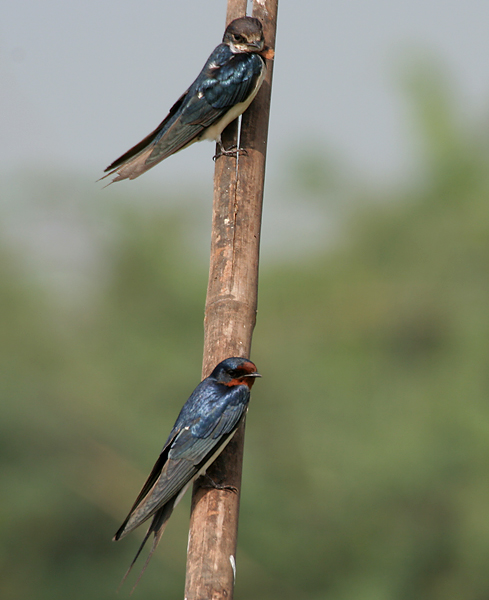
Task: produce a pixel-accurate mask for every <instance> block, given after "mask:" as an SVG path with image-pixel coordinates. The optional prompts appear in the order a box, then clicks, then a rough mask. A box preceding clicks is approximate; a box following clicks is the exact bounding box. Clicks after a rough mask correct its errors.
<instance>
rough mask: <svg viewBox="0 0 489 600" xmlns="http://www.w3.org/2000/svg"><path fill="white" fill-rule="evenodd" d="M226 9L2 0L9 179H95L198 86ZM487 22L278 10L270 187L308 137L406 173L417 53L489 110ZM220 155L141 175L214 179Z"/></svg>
mask: <svg viewBox="0 0 489 600" xmlns="http://www.w3.org/2000/svg"><path fill="white" fill-rule="evenodd" d="M225 10H226V2H225V1H224V0H220V1H216V0H214V1H213V2H210V1H206V2H203V1H199V2H198V1H197V0H187V1H185V2H183V1H181V2H169V1H166V2H165V1H164V0H163V1H160V2H155V1H151V0H139V1H138V2H133V1H129V0H117V1H115V0H84V1H83V2H64V1H61V0H43V1H42V2H40V1H39V0H16V2H11V1H9V0H3V2H2V6H1V14H2V18H1V21H0V79H1V86H0V140H1V141H0V174H3V175H2V176H5V174H9V173H11V172H13V171H18V169H20V168H24V167H32V166H34V167H37V168H48V169H51V168H59V169H61V170H65V169H66V170H69V171H71V172H76V171H77V170H79V171H80V173H81V174H82V175H83V174H85V175H86V176H87V177H88V178H90V179H96V178H97V177H98V176H99V175H101V174H102V171H103V168H104V167H105V166H107V165H108V164H109V163H110V162H111V161H112V160H114V159H115V158H116V157H118V156H119V155H120V154H121V153H122V152H124V151H126V150H127V149H128V148H129V147H131V146H132V145H134V144H135V143H136V142H138V141H139V140H140V139H142V138H143V137H145V136H146V135H147V134H148V133H149V132H150V131H151V130H152V129H154V128H155V127H156V126H157V125H158V123H159V122H160V121H161V120H162V119H163V118H164V117H165V115H166V113H167V111H168V109H169V108H170V107H171V106H172V104H173V102H174V101H175V100H176V99H177V98H178V97H179V96H180V94H181V93H182V92H183V91H184V90H185V89H186V88H187V87H188V85H189V84H190V83H191V82H192V81H193V79H194V78H195V77H196V76H197V74H198V73H199V71H200V69H201V67H202V66H203V64H204V62H205V60H206V58H207V56H208V55H209V54H210V52H211V51H212V50H213V48H214V47H215V46H216V45H217V44H218V43H219V42H220V40H221V37H222V34H223V28H224V27H223V26H224V16H225ZM488 23H489V3H488V2H487V0H429V1H428V2H427V1H426V0H410V1H409V2H408V1H406V0H370V1H366V0H343V1H342V2H323V1H321V2H319V1H313V0H302V1H301V2H290V1H288V2H287V1H286V0H281V2H280V3H279V20H278V36H277V49H276V61H275V72H274V86H273V96H272V114H271V124H270V145H269V163H268V164H269V171H268V174H267V177H277V176H280V169H281V167H283V158H284V156H285V154H286V153H287V151H290V150H291V144H292V142H294V143H300V144H304V143H306V142H307V141H308V140H309V139H311V138H312V139H315V140H317V141H319V142H320V143H321V144H324V145H325V147H327V148H329V149H330V150H331V151H333V153H334V152H338V153H339V154H340V155H341V156H342V157H343V158H345V159H346V160H347V162H348V163H350V164H352V165H354V166H355V168H358V169H359V170H360V172H365V173H369V174H373V175H374V176H375V177H377V176H378V177H379V178H382V177H385V178H389V177H391V176H392V175H393V174H394V175H395V174H396V173H397V172H402V170H403V168H404V167H405V165H406V163H407V162H408V160H409V152H410V148H409V143H408V142H409V135H408V132H406V121H405V118H404V115H405V112H406V107H405V104H404V102H403V99H402V93H401V91H400V84H399V69H400V68H401V67H402V65H403V64H405V59H406V58H407V57H408V56H409V55H410V53H412V52H413V51H415V50H416V51H418V52H424V53H426V54H427V55H432V56H434V57H435V58H437V59H441V62H442V64H444V65H445V66H446V68H447V71H448V73H449V76H450V77H451V79H452V80H453V84H454V88H455V90H456V91H457V93H459V94H460V97H461V104H462V106H464V107H465V108H467V109H468V110H469V111H476V112H479V113H480V114H483V111H484V108H487V106H488V100H489V60H488V56H489V35H488V33H487V24H488ZM213 153H214V145H213V144H210V143H208V142H204V143H202V144H196V145H195V146H193V147H191V148H189V149H188V150H186V151H185V152H183V153H180V154H179V155H177V156H174V157H171V158H170V159H168V160H166V161H164V162H163V163H161V164H160V165H158V166H157V167H156V168H155V169H152V170H151V171H149V172H148V173H147V174H145V175H144V178H145V179H147V183H150V184H151V183H154V184H156V185H160V184H162V185H164V184H165V182H166V183H172V184H176V185H178V183H179V181H182V180H183V179H184V180H185V181H187V182H188V181H191V180H193V179H195V180H196V181H198V179H200V178H202V177H204V178H206V179H209V180H210V179H211V177H212V171H213V168H212V161H211V157H212V155H213ZM137 181H141V180H140V179H139V180H137ZM118 185H129V186H133V187H134V186H137V183H136V182H129V183H128V182H124V183H122V184H118ZM109 189H110V188H109Z"/></svg>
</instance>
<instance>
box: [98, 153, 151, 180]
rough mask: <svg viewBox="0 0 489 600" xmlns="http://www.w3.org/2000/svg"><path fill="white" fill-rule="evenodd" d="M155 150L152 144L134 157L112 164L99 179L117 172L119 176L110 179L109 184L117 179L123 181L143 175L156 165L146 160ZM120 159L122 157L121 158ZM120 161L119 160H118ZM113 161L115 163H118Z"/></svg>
mask: <svg viewBox="0 0 489 600" xmlns="http://www.w3.org/2000/svg"><path fill="white" fill-rule="evenodd" d="M152 152H153V146H152V145H151V146H150V147H149V148H147V149H146V150H144V151H143V152H140V153H139V154H137V155H136V156H134V158H129V157H128V159H127V162H123V163H122V164H117V165H116V166H113V165H110V166H109V167H107V169H106V171H107V170H108V169H111V170H110V172H109V173H107V175H104V176H103V177H101V178H100V179H99V180H98V181H101V180H102V179H105V178H106V177H110V176H111V175H115V174H117V177H114V179H113V180H112V181H110V182H109V183H108V184H107V185H110V184H111V183H114V182H115V181H122V180H123V179H136V177H139V176H140V175H142V174H143V173H144V172H145V171H147V170H148V169H151V167H153V166H154V164H155V163H150V164H146V160H147V159H148V158H149V156H150V155H151V153H152ZM119 160H120V159H119ZM116 163H118V161H116ZM116 163H113V164H116Z"/></svg>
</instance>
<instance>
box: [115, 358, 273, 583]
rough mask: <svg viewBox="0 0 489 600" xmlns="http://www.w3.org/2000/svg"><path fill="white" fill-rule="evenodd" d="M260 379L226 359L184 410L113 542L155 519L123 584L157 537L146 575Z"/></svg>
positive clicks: (240, 362)
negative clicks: (174, 517)
mask: <svg viewBox="0 0 489 600" xmlns="http://www.w3.org/2000/svg"><path fill="white" fill-rule="evenodd" d="M256 377H261V375H260V374H259V373H257V370H256V366H255V365H254V364H253V363H252V362H251V361H249V360H247V359H245V358H227V359H226V360H223V361H222V362H220V363H219V364H218V365H217V367H215V369H214V370H213V371H212V373H211V374H210V375H209V377H207V378H206V379H204V380H203V381H202V382H201V383H199V385H198V386H197V387H196V388H195V390H194V391H193V392H192V394H191V395H190V398H189V399H188V400H187V402H185V404H184V405H183V408H182V410H181V411H180V414H179V415H178V418H177V420H176V421H175V425H174V426H173V429H172V430H171V432H170V435H169V436H168V439H167V440H166V442H165V445H164V446H163V450H162V451H161V453H160V456H159V457H158V460H157V461H156V463H155V465H154V467H153V470H152V471H151V473H150V475H149V477H148V479H147V480H146V483H145V484H144V485H143V488H142V490H141V491H140V492H139V495H138V497H137V498H136V501H135V503H134V505H133V507H132V508H131V510H130V511H129V514H128V515H127V517H126V519H125V521H124V523H122V525H121V526H120V528H119V530H118V531H117V533H116V534H115V536H114V541H117V540H120V539H121V538H123V537H124V536H125V535H127V534H128V533H129V532H130V531H132V530H133V529H136V527H139V525H141V523H144V522H145V521H147V520H148V519H149V518H151V517H152V518H153V520H152V521H151V525H150V526H149V529H148V531H147V533H146V535H145V537H144V539H143V542H142V544H141V546H140V547H139V550H138V551H137V554H136V556H135V557H134V560H133V561H132V563H131V565H130V567H129V569H128V570H127V572H126V574H125V575H124V579H125V578H126V577H127V575H128V574H129V571H130V570H131V569H132V567H133V565H134V563H135V562H136V560H137V558H138V556H139V554H140V553H141V550H142V549H143V547H144V545H145V543H146V541H147V540H148V538H149V536H150V535H151V534H152V533H153V534H154V541H153V546H152V548H151V551H150V553H149V556H148V559H147V560H146V564H145V565H144V568H143V572H144V570H145V569H146V566H147V565H148V563H149V561H150V559H151V556H152V555H153V552H154V551H155V549H156V546H157V545H158V542H159V541H160V539H161V536H162V535H163V532H164V530H165V527H166V523H167V521H168V519H169V518H170V515H171V513H172V511H173V509H174V508H175V506H176V505H177V504H178V502H179V501H180V499H181V498H182V497H183V495H184V494H185V491H186V490H187V488H188V486H189V485H190V483H191V482H192V481H193V480H194V479H196V478H197V477H199V476H200V475H203V474H204V473H205V471H206V469H207V467H208V466H209V465H210V464H212V462H214V460H215V459H216V458H217V456H218V455H219V454H220V453H221V452H222V451H223V450H224V448H225V446H226V444H227V443H228V442H229V441H230V440H231V438H232V437H233V435H234V433H235V432H236V429H237V428H238V426H239V424H240V423H241V421H242V419H243V417H244V415H245V414H246V411H247V409H248V403H249V400H250V390H251V387H252V385H253V383H254V381H255V378H256ZM143 572H142V573H143ZM142 573H141V575H142ZM124 579H123V580H122V581H124ZM138 581H139V579H138Z"/></svg>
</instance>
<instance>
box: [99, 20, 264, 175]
mask: <svg viewBox="0 0 489 600" xmlns="http://www.w3.org/2000/svg"><path fill="white" fill-rule="evenodd" d="M272 57H273V50H271V49H270V48H267V47H265V40H264V37H263V28H262V24H261V23H260V21H259V20H258V19H254V18H253V17H242V18H239V19H235V20H234V21H231V23H230V24H229V25H228V27H227V28H226V31H225V32H224V37H223V39H222V44H219V46H217V48H216V49H215V50H214V52H213V53H212V54H211V55H210V56H209V58H208V59H207V62H206V63H205V65H204V68H203V69H202V71H201V72H200V74H199V76H198V77H197V79H196V80H195V81H194V82H193V83H192V85H191V86H190V87H189V88H188V90H187V91H186V92H185V93H184V94H183V95H182V96H181V97H180V98H179V99H178V100H177V101H176V103H175V104H174V105H173V106H172V108H171V109H170V112H169V113H168V116H167V117H166V118H165V120H164V121H163V122H162V123H161V124H160V125H158V127H157V128H156V129H155V130H154V131H153V132H152V133H150V134H149V135H148V136H147V137H145V138H144V140H142V141H141V142H139V144H136V145H135V146H134V147H133V148H131V149H130V150H128V151H127V152H126V153H125V154H123V155H122V156H121V157H119V158H118V159H117V160H115V161H114V162H113V163H112V164H111V165H109V166H108V167H107V168H106V169H105V171H104V172H108V173H107V175H104V177H102V179H104V178H105V177H109V175H112V174H114V173H117V177H115V178H114V179H113V180H112V182H111V183H113V182H114V181H121V180H122V179H135V178H136V177H139V175H141V174H142V173H144V172H145V171H147V170H148V169H151V167H154V166H155V165H156V164H158V163H159V162H160V161H162V160H163V159H165V158H167V157H168V156H170V155H171V154H175V152H178V151H179V150H182V149H183V148H186V147H187V146H190V144H193V143H194V142H199V141H201V140H206V139H208V140H217V141H218V143H219V144H220V147H221V152H222V153H226V152H225V151H224V149H223V148H222V144H221V132H222V131H223V129H224V128H225V127H226V126H227V125H229V123H231V121H234V119H236V118H237V117H239V115H241V114H242V113H243V112H244V111H245V110H246V109H247V108H248V106H249V105H250V104H251V102H252V100H253V98H254V97H255V96H256V94H257V92H258V90H259V89H260V86H261V84H262V82H263V79H264V77H265V73H266V66H265V61H264V58H272Z"/></svg>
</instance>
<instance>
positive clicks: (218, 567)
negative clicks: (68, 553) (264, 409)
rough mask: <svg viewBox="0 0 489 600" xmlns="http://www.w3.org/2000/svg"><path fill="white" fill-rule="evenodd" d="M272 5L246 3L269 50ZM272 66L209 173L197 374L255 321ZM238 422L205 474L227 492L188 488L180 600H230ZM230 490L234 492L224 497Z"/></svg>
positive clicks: (241, 348) (241, 350) (238, 9)
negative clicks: (228, 152)
mask: <svg viewBox="0 0 489 600" xmlns="http://www.w3.org/2000/svg"><path fill="white" fill-rule="evenodd" d="M277 5H278V0H254V2H253V15H252V16H254V17H257V18H258V19H260V21H261V22H262V24H263V29H264V33H265V43H266V44H267V45H268V46H270V47H271V48H274V46H275V30H276V18H277ZM246 7H247V1H246V0H228V9H227V15H226V25H227V24H228V23H229V22H230V21H232V20H233V19H236V18H238V17H241V16H244V15H245V14H246ZM272 69H273V62H272V61H270V60H268V61H267V76H266V79H265V81H264V83H263V85H262V87H261V89H260V91H259V92H258V94H257V96H256V98H255V100H254V101H253V103H252V104H251V106H250V108H249V109H248V110H247V111H246V113H245V114H244V115H243V117H242V124H241V136H240V140H239V142H240V147H241V148H245V149H246V153H241V152H240V153H239V154H238V158H237V159H236V158H234V157H230V156H221V157H219V158H218V159H217V161H216V167H215V173H214V202H213V217H212V238H211V256H210V268H209V283H208V288H207V299H206V308H205V318H204V358H203V367H202V376H203V377H206V376H207V375H209V373H210V372H211V370H212V369H213V367H214V366H215V365H216V364H217V363H219V362H220V361H221V360H223V359H225V358H227V357H229V356H243V357H249V355H250V350H251V339H252V335H253V329H254V326H255V321H256V307H257V292H258V262H259V244H260V229H261V214H262V200H263V184H264V179H265V158H266V147H267V135H268V119H269V109H270V94H271V82H272ZM237 138H238V122H237V121H235V122H233V123H231V124H230V125H229V127H228V128H227V129H226V130H225V131H224V132H223V136H222V141H223V143H224V146H225V147H226V148H228V147H230V146H232V145H233V144H234V145H236V144H237V143H238V140H237ZM243 445H244V422H243V423H242V425H241V426H240V428H239V429H238V431H237V432H236V434H235V436H234V437H233V439H232V441H231V442H230V443H229V444H228V446H227V447H226V449H225V450H224V452H223V453H222V454H221V455H220V456H219V458H218V459H217V460H216V461H215V462H214V464H213V465H212V466H211V467H210V468H209V469H208V474H209V476H210V477H211V478H212V480H213V481H214V482H216V483H217V484H220V485H222V486H227V488H228V489H214V488H208V487H200V485H199V484H200V481H199V480H197V481H196V482H195V484H194V489H193V494H192V509H191V518H190V531H189V541H188V552H187V576H186V583H185V599H186V600H221V599H222V600H224V599H226V600H232V598H233V592H234V580H235V575H236V566H235V565H236V562H235V557H236V543H237V532H238V513H239V493H240V486H241V468H242V464H243ZM230 488H235V489H236V490H237V491H236V492H235V491H232V490H231V489H230Z"/></svg>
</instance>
